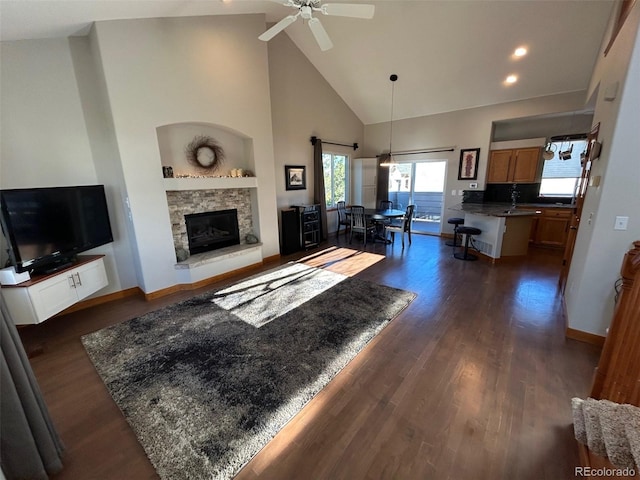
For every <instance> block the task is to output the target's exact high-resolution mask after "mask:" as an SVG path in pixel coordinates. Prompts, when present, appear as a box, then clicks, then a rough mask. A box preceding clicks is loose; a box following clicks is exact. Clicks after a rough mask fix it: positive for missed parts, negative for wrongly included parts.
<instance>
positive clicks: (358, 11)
mask: <svg viewBox="0 0 640 480" xmlns="http://www.w3.org/2000/svg"><path fill="white" fill-rule="evenodd" d="M321 10H322V13H324V14H325V15H336V16H339V17H355V18H373V14H374V13H375V11H376V7H375V5H360V4H355V3H326V4H324V5H322V7H321Z"/></svg>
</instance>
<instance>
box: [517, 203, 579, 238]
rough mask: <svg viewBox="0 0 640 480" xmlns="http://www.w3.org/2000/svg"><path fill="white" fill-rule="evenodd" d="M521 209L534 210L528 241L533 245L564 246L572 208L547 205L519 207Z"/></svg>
mask: <svg viewBox="0 0 640 480" xmlns="http://www.w3.org/2000/svg"><path fill="white" fill-rule="evenodd" d="M518 208H519V209H523V210H535V212H536V215H535V217H533V222H532V224H531V233H530V238H529V241H530V242H531V243H532V244H534V245H539V246H545V247H557V248H564V246H565V244H566V243H567V236H568V234H569V224H570V222H571V214H572V211H573V209H572V208H561V207H549V208H544V207H543V208H534V207H525V206H523V207H521V206H518Z"/></svg>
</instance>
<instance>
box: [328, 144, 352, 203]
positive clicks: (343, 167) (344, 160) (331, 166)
mask: <svg viewBox="0 0 640 480" xmlns="http://www.w3.org/2000/svg"><path fill="white" fill-rule="evenodd" d="M322 168H323V171H324V194H325V199H326V202H327V208H332V207H335V206H336V204H337V203H338V202H339V201H341V200H343V201H346V200H347V185H348V183H347V182H348V177H347V172H348V171H349V157H348V156H347V155H342V154H338V153H323V154H322Z"/></svg>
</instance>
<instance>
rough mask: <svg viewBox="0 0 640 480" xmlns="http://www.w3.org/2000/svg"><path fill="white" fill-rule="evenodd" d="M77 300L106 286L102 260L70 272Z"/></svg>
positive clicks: (105, 274) (105, 273)
mask: <svg viewBox="0 0 640 480" xmlns="http://www.w3.org/2000/svg"><path fill="white" fill-rule="evenodd" d="M71 273H72V275H73V280H74V283H75V289H76V295H77V296H78V300H82V299H83V298H86V297H88V296H89V295H91V294H92V293H94V292H97V291H98V290H100V289H101V288H104V287H106V286H107V284H108V281H107V272H106V271H105V269H104V261H103V260H102V259H99V260H96V261H95V262H91V263H87V264H86V265H81V266H80V267H78V268H76V269H74V270H73V271H72V272H71Z"/></svg>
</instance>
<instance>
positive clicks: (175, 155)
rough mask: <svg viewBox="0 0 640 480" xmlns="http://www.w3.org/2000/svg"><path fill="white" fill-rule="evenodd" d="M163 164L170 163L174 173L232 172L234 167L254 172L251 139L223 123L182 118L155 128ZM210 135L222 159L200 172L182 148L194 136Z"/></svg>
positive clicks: (218, 175)
mask: <svg viewBox="0 0 640 480" xmlns="http://www.w3.org/2000/svg"><path fill="white" fill-rule="evenodd" d="M156 134H157V136H158V147H159V150H160V161H161V164H162V167H171V168H172V169H173V173H174V175H175V176H190V175H195V176H200V175H211V176H216V177H225V176H231V175H230V171H231V170H233V169H243V170H245V171H251V172H255V161H254V153H253V139H252V138H250V137H249V136H247V135H244V134H243V133H241V132H238V131H236V130H233V129H231V128H228V127H224V126H222V125H216V124H212V123H206V122H182V123H172V124H169V125H162V126H160V127H157V128H156ZM201 135H204V136H209V137H212V138H214V139H215V140H216V142H217V143H218V144H219V145H220V146H221V147H222V149H223V150H224V161H223V163H222V164H221V165H220V167H219V168H217V169H216V170H214V171H211V172H203V170H202V169H199V168H197V167H195V166H193V165H191V164H190V163H189V162H188V161H187V156H186V154H185V149H186V147H187V145H189V143H191V141H192V140H193V139H194V138H195V137H197V136H201Z"/></svg>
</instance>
